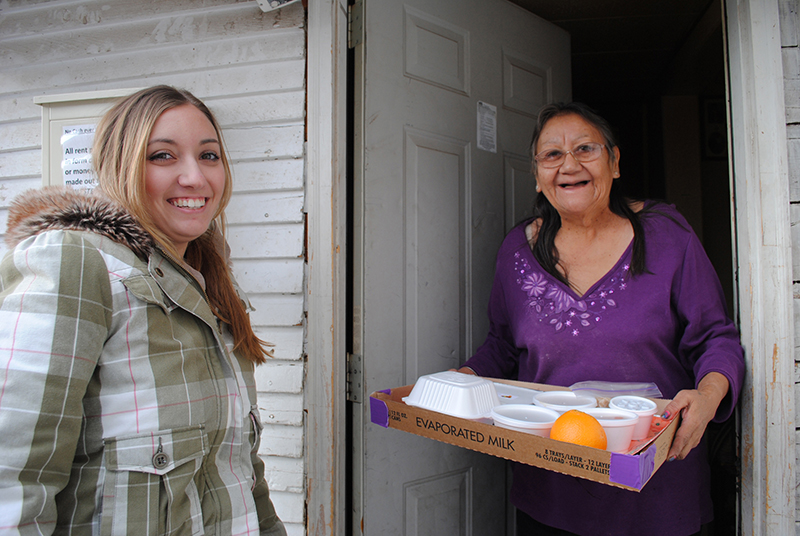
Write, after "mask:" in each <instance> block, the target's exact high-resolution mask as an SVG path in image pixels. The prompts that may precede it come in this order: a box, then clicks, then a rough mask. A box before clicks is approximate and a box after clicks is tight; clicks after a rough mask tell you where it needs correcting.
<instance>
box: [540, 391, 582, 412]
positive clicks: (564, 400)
mask: <svg viewBox="0 0 800 536" xmlns="http://www.w3.org/2000/svg"><path fill="white" fill-rule="evenodd" d="M533 403H534V404H536V405H537V406H541V407H543V408H548V409H552V410H553V411H556V412H558V413H566V412H567V411H569V410H571V409H578V410H584V409H586V408H594V407H596V406H597V399H596V398H594V397H593V396H588V395H576V394H575V393H573V392H572V391H545V392H543V393H539V394H538V395H536V396H534V397H533Z"/></svg>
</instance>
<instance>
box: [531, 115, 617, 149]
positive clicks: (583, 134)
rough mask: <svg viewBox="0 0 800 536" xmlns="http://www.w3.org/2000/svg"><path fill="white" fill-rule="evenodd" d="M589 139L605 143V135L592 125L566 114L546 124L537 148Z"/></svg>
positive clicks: (578, 117)
mask: <svg viewBox="0 0 800 536" xmlns="http://www.w3.org/2000/svg"><path fill="white" fill-rule="evenodd" d="M587 139H588V140H591V141H597V142H600V143H604V139H603V134H602V133H601V132H600V130H598V129H597V127H595V126H594V125H593V124H592V123H590V122H588V121H587V120H585V119H584V118H583V117H581V116H579V115H577V114H565V115H559V116H556V117H553V118H552V119H550V120H549V121H547V123H545V124H544V128H542V132H541V134H540V135H539V140H538V143H537V146H542V145H543V144H545V143H553V144H557V143H565V142H567V143H569V142H572V141H577V140H587Z"/></svg>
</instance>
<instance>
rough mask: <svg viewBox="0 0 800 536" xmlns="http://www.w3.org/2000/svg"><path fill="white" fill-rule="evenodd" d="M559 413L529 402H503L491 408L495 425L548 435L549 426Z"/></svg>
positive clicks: (538, 434) (551, 425) (550, 426)
mask: <svg viewBox="0 0 800 536" xmlns="http://www.w3.org/2000/svg"><path fill="white" fill-rule="evenodd" d="M558 417H559V414H558V413H556V412H555V411H553V410H552V409H547V408H542V407H539V406H531V405H530V404H504V405H501V406H497V407H496V408H494V409H493V410H492V421H494V425H495V426H499V427H501V428H507V429H509V430H517V431H519V432H526V433H529V434H533V435H537V436H541V437H550V428H552V427H553V423H554V422H556V419H558Z"/></svg>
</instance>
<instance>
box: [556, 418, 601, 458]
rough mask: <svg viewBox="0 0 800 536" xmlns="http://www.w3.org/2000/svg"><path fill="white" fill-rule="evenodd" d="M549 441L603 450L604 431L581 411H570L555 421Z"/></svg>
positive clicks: (595, 420)
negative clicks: (553, 440)
mask: <svg viewBox="0 0 800 536" xmlns="http://www.w3.org/2000/svg"><path fill="white" fill-rule="evenodd" d="M550 439H555V440H556V441H565V442H567V443H574V444H576V445H583V446H585V447H594V448H596V449H601V450H605V448H606V445H607V442H606V431H605V430H603V427H602V426H601V425H600V422H599V421H598V420H597V419H595V418H594V417H592V416H591V415H589V414H588V413H584V412H582V411H578V410H577V409H571V410H569V411H567V412H566V413H564V414H563V415H562V416H561V417H559V418H558V419H556V422H555V423H553V428H551V429H550Z"/></svg>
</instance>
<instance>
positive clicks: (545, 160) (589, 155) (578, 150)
mask: <svg viewBox="0 0 800 536" xmlns="http://www.w3.org/2000/svg"><path fill="white" fill-rule="evenodd" d="M604 147H605V145H603V144H602V143H597V142H588V143H582V144H580V145H578V146H577V147H574V148H573V149H572V150H571V151H562V150H560V149H547V150H546V151H542V152H541V153H539V154H537V155H536V156H534V157H533V159H534V160H536V163H537V164H539V165H540V166H542V167H543V168H545V169H552V168H557V167H561V165H562V164H563V163H564V160H566V159H567V154H571V155H572V157H573V158H574V159H575V160H577V161H578V162H580V163H582V164H583V163H585V162H592V161H594V160H597V159H598V158H600V154H601V153H602V152H603V148H604Z"/></svg>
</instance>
